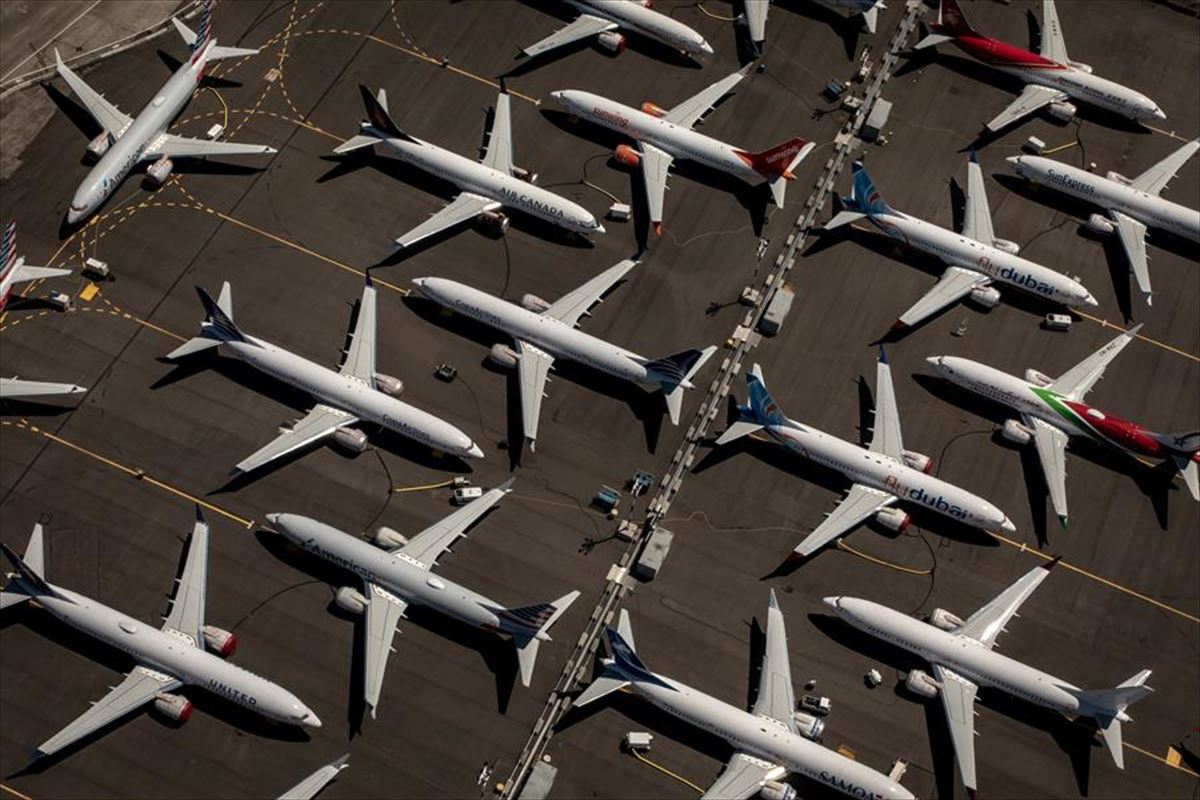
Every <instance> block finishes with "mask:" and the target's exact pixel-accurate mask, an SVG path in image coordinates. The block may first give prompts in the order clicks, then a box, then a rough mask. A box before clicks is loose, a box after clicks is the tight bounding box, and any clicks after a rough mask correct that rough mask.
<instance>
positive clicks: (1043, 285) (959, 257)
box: [824, 152, 1099, 330]
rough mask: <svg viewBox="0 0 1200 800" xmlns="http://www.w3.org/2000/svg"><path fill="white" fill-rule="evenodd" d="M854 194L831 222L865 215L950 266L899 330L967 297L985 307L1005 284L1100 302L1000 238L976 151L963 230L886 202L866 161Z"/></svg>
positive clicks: (1065, 299) (1055, 299) (1077, 302)
mask: <svg viewBox="0 0 1200 800" xmlns="http://www.w3.org/2000/svg"><path fill="white" fill-rule="evenodd" d="M853 172H854V184H853V189H852V190H851V196H850V197H848V198H846V197H844V198H842V209H843V210H842V211H840V212H838V213H837V214H836V215H835V216H834V217H833V219H831V220H830V221H829V222H828V223H827V224H826V225H825V228H824V229H825V230H827V231H828V230H833V229H834V228H839V227H841V226H842V225H846V224H848V223H851V222H856V221H857V220H860V219H864V218H865V219H866V220H867V221H868V222H870V223H871V224H872V225H874V226H875V227H876V228H877V229H878V230H880V231H881V232H883V233H885V234H887V235H888V236H890V237H891V238H893V239H897V240H899V241H901V242H903V243H904V244H906V245H908V246H910V247H912V248H914V249H916V250H919V251H921V252H923V253H928V254H929V255H931V256H933V257H934V258H937V259H938V260H940V261H942V262H943V263H944V264H946V265H947V267H946V271H945V272H943V273H942V277H941V278H939V279H938V282H937V283H935V284H934V285H933V288H932V289H930V290H929V291H928V292H927V293H926V294H925V296H924V297H922V298H921V299H920V300H918V301H917V302H916V303H914V304H913V306H912V307H911V308H909V309H908V310H907V311H905V312H904V313H903V314H901V315H900V318H899V319H897V320H896V322H895V324H894V325H893V326H892V329H893V330H900V329H903V328H906V327H911V326H913V325H916V324H918V323H919V322H921V321H922V320H924V319H927V318H928V317H930V316H932V315H934V314H936V313H937V312H939V311H941V310H942V309H943V308H946V307H947V306H949V305H951V304H953V303H956V302H958V301H959V300H960V299H962V298H964V297H968V296H969V297H970V299H971V300H973V301H974V302H976V303H977V304H979V305H980V306H982V307H983V308H987V309H991V308H995V307H996V306H997V305H998V304H999V303H1000V290H999V289H997V288H996V287H995V286H994V285H993V284H994V283H1002V284H1005V285H1008V286H1014V287H1016V288H1018V289H1023V290H1025V291H1026V292H1029V293H1031V294H1034V295H1036V296H1038V297H1040V298H1042V299H1044V300H1047V301H1049V302H1052V303H1061V304H1063V305H1065V306H1068V307H1071V308H1075V307H1080V306H1096V305H1099V303H1097V302H1096V298H1094V297H1092V294H1091V292H1089V291H1088V290H1087V289H1085V288H1084V287H1083V286H1082V285H1081V284H1080V283H1079V282H1078V281H1076V280H1074V279H1072V278H1068V277H1067V276H1066V275H1063V274H1062V273H1060V272H1055V271H1054V270H1052V269H1050V268H1048V267H1043V266H1042V265H1041V264H1035V263H1034V262H1032V261H1030V260H1029V259H1027V258H1022V257H1021V256H1020V255H1019V253H1020V251H1021V248H1020V246H1019V245H1017V243H1016V242H1011V241H1009V240H1007V239H999V238H997V237H996V234H995V232H994V231H993V229H992V212H991V210H990V209H989V208H988V200H987V192H986V191H985V190H984V184H983V172H982V170H980V168H979V161H978V160H977V158H976V156H975V153H973V152H972V153H971V158H970V161H969V162H968V163H967V192H966V199H967V206H966V213H965V216H964V218H963V229H962V233H955V232H954V231H952V230H947V229H946V228H943V227H941V226H939V225H934V224H933V223H931V222H926V221H925V220H922V219H917V218H916V217H913V216H909V215H908V214H905V213H904V212H903V211H897V210H896V209H894V208H892V207H891V206H889V205H888V204H887V203H886V202H884V200H883V198H882V197H881V196H880V194H879V190H878V189H876V188H875V184H874V182H872V180H871V176H870V175H868V174H867V170H866V168H865V167H863V165H862V162H861V161H855V162H854V166H853Z"/></svg>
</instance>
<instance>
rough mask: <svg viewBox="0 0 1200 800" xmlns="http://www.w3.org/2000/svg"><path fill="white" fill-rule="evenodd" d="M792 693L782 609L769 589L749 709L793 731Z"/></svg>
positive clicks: (794, 724)
mask: <svg viewBox="0 0 1200 800" xmlns="http://www.w3.org/2000/svg"><path fill="white" fill-rule="evenodd" d="M795 711H796V693H795V689H793V688H792V667H791V663H790V661H789V659H788V649H787V633H786V632H785V631H784V628H783V612H782V611H780V610H779V603H778V601H777V600H776V599H775V590H774V589H772V590H771V600H770V604H769V606H768V607H767V647H766V651H765V652H764V653H763V661H762V668H761V669H760V670H759V674H758V696H757V697H756V698H755V700H754V708H753V709H751V713H753V714H754V715H755V716H759V717H767V718H769V719H773V720H775V721H777V722H780V723H782V724H783V725H784V726H786V727H787V729H788V730H790V731H791V732H792V733H795V732H796V720H795V719H794V718H793V716H792V714H794V713H795Z"/></svg>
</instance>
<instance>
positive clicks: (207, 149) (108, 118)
mask: <svg viewBox="0 0 1200 800" xmlns="http://www.w3.org/2000/svg"><path fill="white" fill-rule="evenodd" d="M171 22H173V23H175V29H176V30H177V31H179V35H180V36H182V37H183V41H184V42H185V43H187V44H188V46H189V47H190V48H191V54H192V57H191V59H190V60H189V61H188V62H187V63H186V64H183V65H182V66H180V67H179V69H177V70H176V71H175V74H174V75H172V76H171V79H170V80H168V81H167V82H166V83H165V84H163V87H162V88H161V89H160V90H159V91H158V93H157V94H155V95H154V99H152V100H151V101H150V102H149V104H147V105H146V107H145V108H143V109H142V110H141V112H140V113H139V114H138V115H137V117H130V116H129V115H128V114H125V113H124V112H122V111H121V110H120V109H118V108H117V107H116V106H114V105H113V104H112V103H110V102H109V101H108V100H105V99H104V95H102V94H100V93H99V92H97V91H96V90H95V89H93V88H92V87H90V86H88V85H87V84H86V83H84V81H83V79H82V78H80V77H79V76H78V75H76V74H75V73H74V72H72V71H71V69H70V67H68V66H67V65H66V64H64V63H63V61H62V58H60V57H59V55H58V50H57V49H56V50H55V51H54V59H55V61H56V62H57V63H58V74H59V75H60V76H62V79H63V80H64V81H66V82H67V85H68V86H70V87H71V90H72V91H73V92H75V96H76V97H78V98H79V100H80V102H82V103H83V105H84V106H85V107H86V108H87V110H88V113H90V114H91V115H92V118H93V119H95V120H96V122H97V124H99V125H100V127H101V128H103V129H104V130H102V131H101V132H100V135H99V136H97V137H96V138H95V139H93V140H92V141H91V143H90V144H88V146H87V150H88V153H90V154H91V155H93V156H95V157H96V158H99V159H100V160H99V162H97V164H96V166H94V167H92V170H91V172H89V173H88V175H87V177H86V178H84V179H83V183H81V184H79V188H78V189H76V190H75V196H74V198H73V199H72V200H71V208H70V209H69V210H68V211H67V223H68V224H70V225H74V224H75V223H76V222H79V221H80V220H83V219H86V218H87V217H89V216H91V215H92V212H94V211H95V210H96V209H97V208H99V207H100V205H101V204H102V203H103V202H104V201H105V200H106V199H108V196H109V195H110V194H112V193H113V191H114V190H116V188H117V187H118V186H119V185H120V184H121V181H123V180H124V179H125V176H126V175H128V174H129V171H130V170H131V169H133V167H134V166H135V165H136V164H138V163H140V162H142V161H153V162H154V163H153V164H151V165H150V166H149V167H147V168H146V176H147V177H148V178H149V179H150V181H151V182H152V183H154V184H155V185H156V186H161V185H162V183H163V182H164V181H165V180H166V179H167V177H168V176H169V175H170V174H171V170H172V169H173V168H174V166H175V164H174V162H173V161H172V160H171V159H173V158H206V157H208V156H227V155H237V154H242V153H274V152H276V151H275V148H273V147H267V146H266V145H259V144H237V143H235V142H213V141H209V140H207V139H192V138H189V137H186V136H177V135H175V134H173V133H167V128H168V127H169V126H170V125H171V122H172V121H173V120H174V119H175V117H177V116H178V115H179V112H180V111H182V110H183V107H184V106H186V105H187V104H188V101H189V100H191V98H192V92H193V91H195V89H196V87H197V86H198V85H199V83H200V80H201V78H203V77H204V70H205V68H206V67H207V66H208V63H209V62H210V61H216V60H218V59H221V58H235V57H238V56H252V55H254V54H255V53H257V52H258V50H257V49H247V48H245V47H220V46H218V45H217V40H216V39H215V38H213V37H212V35H211V34H212V30H211V26H212V2H211V0H208V2H205V4H204V9H203V11H202V12H201V15H200V28H199V30H198V31H197V32H192V31H191V30H190V29H189V28H188V27H187V26H186V25H184V24H183V23H182V22H180V21H179V20H178V19H176V18H174V17H172V18H171Z"/></svg>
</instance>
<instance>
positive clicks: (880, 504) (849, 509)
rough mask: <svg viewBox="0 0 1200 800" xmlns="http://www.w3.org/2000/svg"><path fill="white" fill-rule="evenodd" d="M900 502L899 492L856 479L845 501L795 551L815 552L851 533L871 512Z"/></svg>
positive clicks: (803, 553)
mask: <svg viewBox="0 0 1200 800" xmlns="http://www.w3.org/2000/svg"><path fill="white" fill-rule="evenodd" d="M896 502H897V499H896V496H895V495H891V494H888V493H886V492H881V491H879V490H878V489H872V488H870V487H869V486H863V485H862V484H861V483H856V484H854V485H853V486H851V487H850V493H849V494H847V495H846V496H845V497H844V498H843V499H842V502H840V503H838V506H837V508H835V509H834V510H833V511H832V512H831V513H830V515H829V516H828V517H826V518H825V521H824V522H822V523H821V524H820V525H818V526H817V529H816V530H814V531H813V532H812V533H810V534H809V535H808V536H806V537H805V539H804V541H802V542H801V543H800V544H798V545H796V549H795V552H796V553H798V554H800V555H801V556H808V555H812V554H813V553H815V552H817V551H818V550H820V549H821V548H822V547H824V546H825V545H827V544H829V543H830V542H832V541H833V540H834V539H837V538H838V537H840V536H843V535H845V534H847V533H849V532H850V531H851V530H853V529H854V528H855V527H857V526H858V525H861V524H862V523H863V522H866V521H867V520H868V519H869V518H870V517H871V515H872V514H874V513H876V512H877V511H881V510H882V509H885V508H887V507H888V506H891V505H894V504H895V503H896Z"/></svg>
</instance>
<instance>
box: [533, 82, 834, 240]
mask: <svg viewBox="0 0 1200 800" xmlns="http://www.w3.org/2000/svg"><path fill="white" fill-rule="evenodd" d="M752 66H753V65H752V64H749V65H747V66H746V67H744V68H742V69H741V70H738V71H737V72H735V73H733V74H732V75H730V76H728V77H726V78H722V79H721V80H719V81H717V82H716V83H714V84H713V85H712V86H709V87H708V88H707V89H705V90H704V91H702V92H700V93H699V94H697V95H695V96H694V97H689V98H688V99H687V100H684V101H683V102H682V103H680V104H679V105H677V106H675V107H674V108H672V109H670V110H669V111H666V110H663V109H662V108H659V107H658V106H657V105H655V104H654V103H651V102H645V103H642V107H641V109H636V108H630V107H629V106H627V105H625V104H623V103H618V102H617V101H615V100H609V99H608V98H607V97H601V96H600V95H597V94H592V93H591V92H584V91H579V90H576V89H564V90H560V91H557V92H551V93H550V96H551V97H553V98H554V99H555V100H557V101H558V102H559V103H560V104H561V105H562V106H563V108H565V109H566V110H567V111H568V112H569V113H570V114H571V115H572V116H576V117H580V118H582V119H586V120H587V121H589V122H592V123H595V124H597V125H600V126H601V127H604V128H608V129H609V130H613V131H616V132H617V133H619V134H621V135H623V136H627V137H629V138H630V139H632V140H633V141H634V142H635V143H636V149H635V148H634V147H630V146H629V145H627V144H620V145H617V147H616V149H615V150H614V151H613V158H614V159H616V160H617V161H618V162H620V163H622V164H625V165H626V166H630V167H633V166H637V165H638V164H641V167H642V180H643V182H644V183H645V186H646V200H647V203H648V204H649V212H650V222H651V223H652V224H653V225H654V230H655V232H659V233H661V232H662V219H663V195H664V194H665V193H666V191H667V177H668V172H669V171H670V169H671V164H672V163H673V162H674V161H675V159H686V160H689V161H695V162H696V163H698V164H703V165H704V166H706V167H709V168H710V169H714V170H717V171H719V172H725V173H728V174H730V175H733V176H734V177H736V178H740V179H741V180H743V181H745V182H746V183H748V184H750V185H751V186H758V185H761V184H764V183H765V184H766V185H767V186H769V187H770V189H771V197H772V199H773V200H774V202H775V205H776V206H779V207H780V208H782V207H783V203H784V196H785V193H786V191H787V182H788V181H790V180H794V179H795V177H796V176H795V175H794V174H793V172H792V171H793V170H794V169H796V167H797V166H799V164H800V162H801V161H802V160H803V159H804V157H805V156H806V155H808V154H809V152H810V151H811V150H812V149H813V147H814V146H815V145H814V144H813V143H812V142H808V143H806V142H805V141H804V140H803V139H789V140H788V141H786V142H784V143H783V144H779V145H776V146H775V147H772V148H770V149H768V150H764V151H762V152H761V153H751V152H748V151H746V150H742V149H740V148H737V147H734V146H732V145H729V144H726V143H725V142H722V141H719V140H717V139H713V138H712V137H710V136H705V135H704V134H702V133H699V132H697V131H695V130H693V128H694V127H695V125H696V123H698V122H699V121H700V120H701V118H703V117H704V116H705V115H706V114H708V112H709V111H711V110H712V108H713V106H714V104H715V103H717V101H719V100H720V99H721V98H722V97H724V96H725V95H727V94H729V92H730V91H732V90H733V87H735V86H736V85H737V84H738V83H740V82H741V80H742V79H743V78H745V77H746V75H747V74H749V71H750V68H751V67H752Z"/></svg>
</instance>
